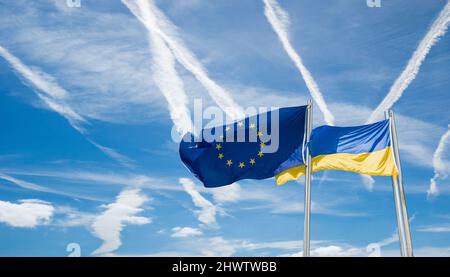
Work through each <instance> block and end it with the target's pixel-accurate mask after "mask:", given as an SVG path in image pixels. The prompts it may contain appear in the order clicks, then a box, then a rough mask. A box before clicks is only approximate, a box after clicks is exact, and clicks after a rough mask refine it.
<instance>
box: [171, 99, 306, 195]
mask: <svg viewBox="0 0 450 277" xmlns="http://www.w3.org/2000/svg"><path fill="white" fill-rule="evenodd" d="M306 108H307V106H300V107H289V108H281V109H278V110H274V111H269V112H266V113H260V114H257V115H255V116H252V117H247V118H245V119H243V120H242V121H238V122H235V123H233V124H230V125H225V126H220V127H213V128H208V129H203V130H202V131H201V134H200V137H197V138H196V137H195V136H194V135H193V134H191V133H188V134H186V135H185V136H184V137H183V140H182V142H181V143H180V157H181V160H182V161H183V163H184V164H185V165H186V166H187V168H188V169H189V170H190V171H191V172H192V173H193V174H194V175H195V176H196V177H197V178H198V179H199V180H200V181H202V182H203V184H204V185H205V187H220V186H226V185H229V184H232V183H234V182H236V181H239V180H242V179H258V180H260V179H266V178H270V177H273V176H275V175H276V174H278V173H279V172H280V166H281V165H282V164H283V163H290V159H292V156H296V157H299V158H300V159H301V156H302V155H301V153H303V145H304V133H305V123H306ZM295 153H299V154H298V155H294V154H295ZM283 168H284V167H283Z"/></svg>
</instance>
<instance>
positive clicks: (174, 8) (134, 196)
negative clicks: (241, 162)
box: [0, 0, 450, 256]
mask: <svg viewBox="0 0 450 277" xmlns="http://www.w3.org/2000/svg"><path fill="white" fill-rule="evenodd" d="M143 2H146V1H143ZM129 3H131V4H130V5H129V7H127V6H126V5H124V3H121V2H120V1H106V0H102V1H99V0H96V1H94V0H82V1H81V7H79V8H70V7H68V6H67V4H66V0H53V1H50V0H48V1H44V0H41V1H33V2H30V1H21V0H19V1H13V2H12V1H6V0H0V29H1V31H0V54H1V55H0V129H1V130H2V132H1V136H0V246H1V247H0V255H1V256H66V255H68V254H69V253H68V252H67V251H66V246H67V245H68V244H69V243H78V244H79V245H80V248H81V255H82V256H90V255H117V256H122V255H139V256H141V255H142V256H152V255H156V256H158V255H164V256H168V255H169V256H171V255H176V256H178V255H224V256H231V255H234V256H242V255H256V256H265V255H275V256H278V255H280V256H290V255H299V254H301V251H302V247H301V246H302V238H303V185H302V184H303V180H299V182H298V183H297V182H291V183H288V184H286V185H284V186H282V187H277V186H276V185H275V181H274V180H273V179H268V180H263V181H253V180H244V181H240V182H239V184H233V185H231V186H228V187H224V188H219V189H206V188H203V187H202V184H201V183H200V182H198V181H197V180H196V179H195V178H194V176H192V175H191V174H190V173H189V172H188V171H187V170H186V168H185V167H184V166H183V165H182V163H181V161H180V159H179V157H178V152H177V144H176V143H175V142H173V140H172V137H171V131H172V127H173V125H174V123H175V124H178V125H177V126H180V121H177V119H176V116H174V111H176V110H180V109H182V108H183V107H182V106H177V105H181V104H182V105H184V107H186V108H187V111H189V112H192V109H193V102H194V100H195V99H202V101H203V103H204V105H205V106H207V105H219V106H220V103H218V101H215V99H214V95H216V96H217V95H218V94H219V93H221V92H223V93H224V94H225V96H226V97H225V98H226V99H228V100H229V101H232V102H233V103H234V104H236V105H239V106H241V107H244V108H245V107H248V106H256V107H261V106H278V107H283V106H292V105H304V104H305V103H306V101H307V100H308V99H309V98H310V97H311V96H310V87H308V86H307V85H306V83H305V81H304V78H302V75H301V74H300V73H299V70H298V69H297V67H296V65H295V63H294V62H293V60H292V57H291V56H290V55H288V53H287V51H286V48H285V47H283V45H282V43H281V42H280V37H279V36H277V33H276V32H275V31H274V28H273V27H272V25H271V23H270V22H269V20H268V18H267V17H266V16H265V13H264V7H265V4H264V3H263V1H257V0H254V1H200V0H184V1H155V2H154V6H151V5H150V6H149V7H151V9H152V11H153V12H154V13H155V14H156V15H157V16H156V18H157V20H156V21H152V18H151V17H148V16H147V17H145V16H146V15H145V14H144V13H143V12H142V10H139V9H134V10H133V7H134V8H136V7H141V8H142V6H136V5H135V2H134V1H129ZM272 3H273V2H272ZM381 3H382V6H381V7H380V8H369V7H368V6H367V5H366V1H365V0H352V1H344V0H341V1H313V0H304V1H282V0H280V1H279V6H280V7H281V8H282V9H283V10H284V11H285V12H286V13H287V14H288V16H289V19H290V24H286V26H284V27H286V29H287V32H288V38H289V43H290V44H291V46H292V48H293V49H294V51H295V52H296V53H297V54H298V55H299V56H300V57H301V59H302V62H303V64H304V66H305V67H306V68H307V70H309V72H310V73H311V76H312V78H313V79H314V80H315V82H316V83H317V85H318V87H319V88H320V92H321V93H322V95H323V98H324V101H325V102H326V104H327V107H328V109H329V112H330V113H332V115H333V116H334V121H335V124H337V125H354V124H364V123H365V122H366V121H367V120H368V118H369V116H370V115H371V113H372V112H373V111H374V110H375V109H376V108H377V107H378V106H379V105H380V103H382V101H383V99H384V98H385V97H386V95H387V94H388V92H390V91H391V90H392V89H391V87H392V86H393V84H395V83H396V80H397V81H398V80H399V79H400V81H401V74H402V72H404V70H405V66H406V65H407V64H408V61H410V59H411V57H412V56H413V53H415V51H416V49H418V48H420V43H421V41H423V40H424V38H426V37H427V34H430V30H435V29H433V28H434V25H433V22H435V21H436V20H437V19H439V14H440V12H441V11H442V10H443V9H444V7H445V6H446V5H447V1H444V0H433V1H419V0H414V1H401V0H381ZM139 16H142V18H144V21H145V18H146V19H148V20H147V21H145V22H146V23H147V25H145V24H142V23H143V22H141V21H140V20H139V19H138V18H139ZM449 17H450V15H449V14H448V13H447V14H446V15H444V16H443V18H444V19H443V20H444V21H445V22H448V20H449ZM142 18H141V19H142ZM444 25H445V26H447V25H448V23H445V24H444ZM158 30H160V31H158ZM441 31H442V32H441V33H440V34H438V35H436V36H437V37H438V40H437V41H435V42H434V43H432V44H431V45H430V49H429V51H426V53H422V54H423V57H422V63H421V64H420V65H419V66H418V67H417V74H413V77H412V78H410V79H411V80H409V82H408V85H407V86H406V88H404V89H400V90H398V89H396V90H395V91H394V92H398V91H400V92H401V93H400V95H398V96H399V98H398V100H397V101H394V102H392V108H393V109H394V111H395V112H396V116H397V125H398V131H399V143H400V154H401V157H402V166H403V173H404V182H405V190H406V198H407V204H408V211H409V216H410V218H411V230H412V239H413V246H414V249H415V254H416V255H418V256H419V255H424V256H430V255H431V256H438V255H439V256H440V255H444V256H449V255H450V207H449V205H448V201H449V198H450V189H449V188H450V183H449V180H448V179H447V178H446V176H447V174H448V173H449V172H450V163H449V161H448V159H449V158H450V156H449V152H450V151H449V150H448V149H447V148H448V147H447V143H448V140H449V138H448V137H449V136H450V135H449V134H448V133H447V132H448V130H449V127H448V124H449V123H450V116H449V113H448V106H449V105H450V98H449V97H448V96H447V92H448V90H449V89H450V79H449V77H448V76H449V68H450V67H449V65H450V36H448V34H445V28H444V30H442V29H441ZM161 32H162V33H163V34H164V35H165V36H166V39H167V37H169V39H170V43H168V42H167V40H163V37H162V36H161ZM158 43H160V44H159V45H160V47H159V48H158V47H157V45H158ZM158 49H159V50H158ZM158 51H159V52H158ZM177 51H178V52H177ZM419 52H420V51H419ZM186 53H187V54H186ZM188 54H189V55H188ZM418 54H420V53H418ZM192 65H194V69H192V67H190V66H192ZM195 70H197V71H195ZM198 70H200V71H201V72H200V73H199V71H198ZM158 74H160V75H158ZM202 74H203V75H202ZM205 75H206V77H207V79H208V80H210V81H213V82H214V83H215V84H217V86H218V87H220V89H221V90H220V89H217V88H211V87H208V86H207V85H205V83H207V82H205V81H204V80H203V79H201V77H202V76H203V77H205ZM158 76H163V77H164V78H158ZM199 76H200V77H199ZM199 78H200V79H201V80H203V82H202V81H201V80H199ZM403 81H404V80H403ZM216 100H217V99H216ZM170 101H172V102H170ZM170 103H172V106H171V104H170ZM174 107H175V109H174ZM315 107H316V108H315V111H314V112H315V113H314V116H315V122H314V125H315V126H319V125H322V124H325V120H324V117H323V114H322V112H321V110H320V109H319V107H318V106H317V105H316V106H315ZM181 122H183V121H182V120H181ZM181 125H182V124H181ZM433 177H435V178H434V179H433V180H434V181H435V182H436V184H437V188H438V190H437V191H435V193H433V194H432V195H428V194H427V190H429V186H430V181H431V179H432V178H433ZM374 180H375V183H374V184H373V185H372V186H369V185H367V184H364V183H363V180H362V179H361V177H360V176H359V175H357V174H353V173H349V172H332V171H330V172H327V173H326V174H324V173H318V174H316V175H315V176H314V180H313V187H312V201H313V205H312V211H313V214H312V226H311V240H312V245H311V247H312V254H313V255H318V256H326V255H331V256H340V255H343V256H347V255H348V256H368V255H370V254H373V253H372V251H368V250H367V249H366V248H367V246H368V245H369V244H371V243H379V245H380V247H381V255H385V256H398V255H399V243H398V241H397V239H396V238H397V237H396V218H395V210H394V203H393V194H392V187H391V181H390V179H389V178H387V177H375V178H374Z"/></svg>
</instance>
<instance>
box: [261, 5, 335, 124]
mask: <svg viewBox="0 0 450 277" xmlns="http://www.w3.org/2000/svg"><path fill="white" fill-rule="evenodd" d="M263 1H264V14H265V15H266V17H267V20H268V21H269V23H270V25H271V26H272V28H273V30H274V31H275V33H276V34H277V35H278V38H279V40H280V42H281V44H282V45H283V48H284V50H285V51H286V53H287V54H288V56H289V58H291V60H292V61H293V62H294V64H295V66H296V67H297V69H298V70H299V72H300V75H302V77H303V80H304V81H305V84H306V86H307V87H308V90H309V93H310V94H311V97H312V98H313V99H314V101H315V102H316V103H317V106H318V107H319V109H320V111H321V112H322V113H323V115H324V119H325V122H326V123H327V124H328V125H333V124H334V116H333V114H332V113H331V111H330V110H329V109H328V106H327V104H326V102H325V100H324V98H323V95H322V93H321V92H320V89H319V86H318V85H317V83H316V82H315V81H314V78H313V77H312V75H311V73H310V72H309V70H308V69H307V68H306V67H305V65H304V64H303V61H302V59H301V58H300V55H299V54H298V53H297V52H296V51H295V49H294V47H292V44H291V42H290V40H289V35H288V32H287V29H288V27H289V15H288V14H287V12H286V11H285V10H283V9H282V8H281V7H280V5H279V4H278V2H277V1H276V0H263Z"/></svg>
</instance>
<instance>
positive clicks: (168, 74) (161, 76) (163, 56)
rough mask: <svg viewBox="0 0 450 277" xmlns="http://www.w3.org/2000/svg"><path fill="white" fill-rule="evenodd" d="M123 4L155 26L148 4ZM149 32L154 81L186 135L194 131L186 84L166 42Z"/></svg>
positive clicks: (177, 126) (148, 29)
mask: <svg viewBox="0 0 450 277" xmlns="http://www.w3.org/2000/svg"><path fill="white" fill-rule="evenodd" d="M122 2H123V3H124V4H125V5H126V6H127V7H128V9H129V10H130V11H131V12H132V13H133V15H134V16H135V17H136V18H138V19H139V21H141V22H149V24H151V25H152V24H154V22H153V17H152V14H151V10H150V5H149V4H148V2H146V1H138V2H137V5H134V4H132V3H130V2H129V1H125V0H124V1H122ZM147 31H148V39H149V44H150V52H151V54H152V58H153V62H154V64H153V73H152V74H153V80H154V82H155V84H156V85H157V86H158V88H159V90H160V91H161V93H162V94H163V95H164V97H165V98H166V101H167V103H168V106H169V111H170V117H171V118H172V121H173V123H174V124H175V126H176V128H177V131H178V133H180V134H185V133H187V132H189V131H191V130H192V120H191V116H190V114H189V109H188V97H187V95H186V92H185V90H184V84H183V81H182V80H181V78H180V77H179V75H178V73H177V71H176V69H175V58H174V56H173V54H172V52H171V51H170V49H169V48H168V47H167V45H166V43H165V42H164V40H163V39H162V38H161V37H160V36H159V35H158V34H157V33H156V32H155V31H154V30H153V29H150V28H147Z"/></svg>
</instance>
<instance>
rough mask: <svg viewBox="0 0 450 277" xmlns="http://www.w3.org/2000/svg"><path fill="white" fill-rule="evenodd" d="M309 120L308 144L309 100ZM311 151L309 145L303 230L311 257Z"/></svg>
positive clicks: (305, 247)
mask: <svg viewBox="0 0 450 277" xmlns="http://www.w3.org/2000/svg"><path fill="white" fill-rule="evenodd" d="M307 112H308V113H307V116H308V118H307V121H306V145H308V143H309V139H310V137H311V130H312V112H313V102H312V100H309V101H308V108H307ZM311 174H312V169H311V153H310V152H309V147H306V164H305V209H304V216H305V222H304V226H303V228H304V232H303V257H309V255H310V252H309V249H310V230H311V226H310V222H311Z"/></svg>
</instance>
